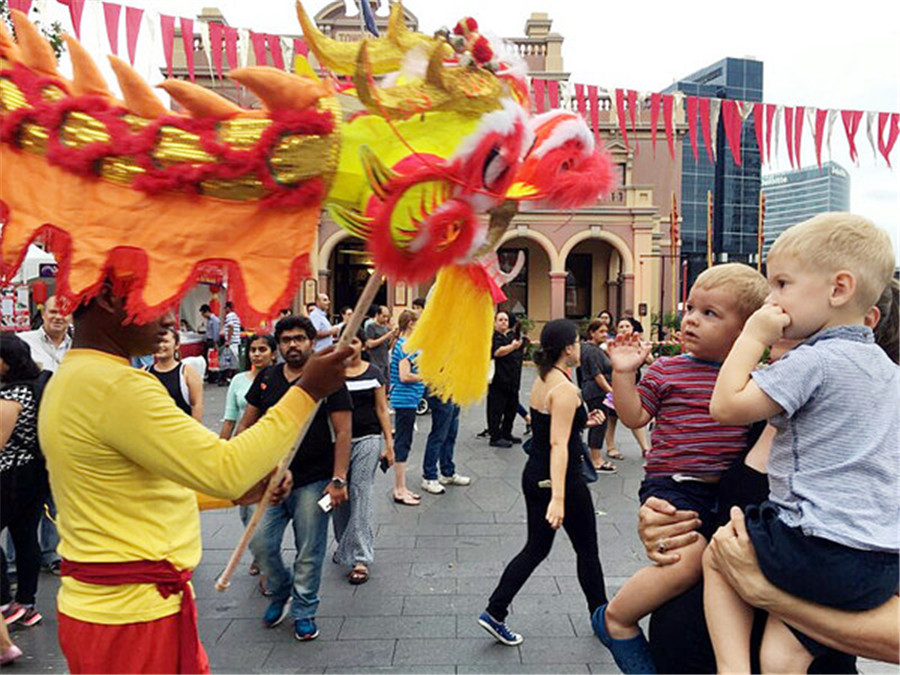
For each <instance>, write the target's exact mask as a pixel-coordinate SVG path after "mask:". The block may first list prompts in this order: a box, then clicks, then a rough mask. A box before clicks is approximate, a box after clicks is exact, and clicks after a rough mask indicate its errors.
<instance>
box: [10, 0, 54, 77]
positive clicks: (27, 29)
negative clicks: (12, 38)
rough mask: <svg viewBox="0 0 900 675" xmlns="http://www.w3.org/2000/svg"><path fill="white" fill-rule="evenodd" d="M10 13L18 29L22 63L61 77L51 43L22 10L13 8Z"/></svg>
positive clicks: (38, 70)
mask: <svg viewBox="0 0 900 675" xmlns="http://www.w3.org/2000/svg"><path fill="white" fill-rule="evenodd" d="M9 13H10V15H11V16H12V20H13V26H14V27H15V29H16V36H17V37H18V38H19V51H20V53H21V58H22V63H23V64H24V65H26V66H28V67H29V68H31V69H32V70H33V71H35V72H37V73H40V74H41V75H49V76H51V77H59V73H58V72H57V71H56V56H55V55H54V54H53V48H52V47H51V46H50V43H49V42H47V41H46V40H45V39H44V37H43V36H42V35H41V34H40V32H39V31H38V29H37V28H35V26H34V24H33V23H31V22H30V21H29V20H28V17H26V16H25V15H24V14H23V13H22V12H20V11H19V10H17V9H12V10H10V12H9Z"/></svg>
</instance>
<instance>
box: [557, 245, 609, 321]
mask: <svg viewBox="0 0 900 675" xmlns="http://www.w3.org/2000/svg"><path fill="white" fill-rule="evenodd" d="M564 265H565V271H566V290H565V309H564V311H565V317H566V318H567V319H573V320H580V319H589V318H591V317H595V316H597V315H598V314H599V313H600V312H601V311H603V310H607V311H609V312H611V313H612V315H613V316H618V315H619V314H620V313H621V310H622V309H623V298H622V260H621V257H620V255H619V252H618V251H617V250H616V248H615V247H614V246H612V245H611V244H610V243H609V242H607V241H604V240H602V239H594V238H590V239H585V240H583V241H581V242H579V243H577V244H576V245H575V246H573V247H571V249H569V251H568V253H567V254H566V258H565V261H564Z"/></svg>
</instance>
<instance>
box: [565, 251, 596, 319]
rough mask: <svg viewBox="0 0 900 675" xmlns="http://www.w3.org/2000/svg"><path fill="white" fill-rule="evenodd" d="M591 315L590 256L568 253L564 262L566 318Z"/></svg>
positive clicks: (582, 317)
mask: <svg viewBox="0 0 900 675" xmlns="http://www.w3.org/2000/svg"><path fill="white" fill-rule="evenodd" d="M590 315H591V254H590V253H570V254H569V257H568V259H567V260H566V318H567V319H585V318H587V317H589V316H590Z"/></svg>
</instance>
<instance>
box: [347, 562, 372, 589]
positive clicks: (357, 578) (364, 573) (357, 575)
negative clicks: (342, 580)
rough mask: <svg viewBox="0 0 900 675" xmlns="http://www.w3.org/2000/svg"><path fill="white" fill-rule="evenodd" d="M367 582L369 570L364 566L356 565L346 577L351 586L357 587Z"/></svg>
mask: <svg viewBox="0 0 900 675" xmlns="http://www.w3.org/2000/svg"><path fill="white" fill-rule="evenodd" d="M368 580H369V568H368V567H366V566H364V565H357V566H356V567H354V568H353V569H352V570H350V573H349V574H348V575H347V581H349V582H350V583H351V584H353V585H355V586H358V585H359V584H364V583H366V582H367V581H368Z"/></svg>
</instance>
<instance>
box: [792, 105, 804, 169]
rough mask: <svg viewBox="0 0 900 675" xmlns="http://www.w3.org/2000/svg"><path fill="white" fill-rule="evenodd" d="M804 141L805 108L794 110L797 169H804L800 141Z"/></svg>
mask: <svg viewBox="0 0 900 675" xmlns="http://www.w3.org/2000/svg"><path fill="white" fill-rule="evenodd" d="M802 139H803V106H802V105H798V106H797V107H796V108H794V159H796V160H797V168H798V169H802V168H803V164H802V163H801V159H800V141H801V140H802Z"/></svg>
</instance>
